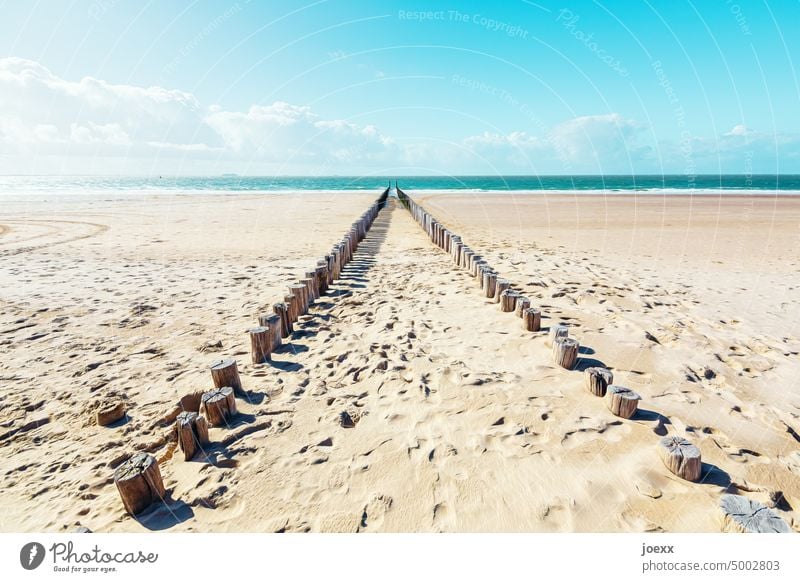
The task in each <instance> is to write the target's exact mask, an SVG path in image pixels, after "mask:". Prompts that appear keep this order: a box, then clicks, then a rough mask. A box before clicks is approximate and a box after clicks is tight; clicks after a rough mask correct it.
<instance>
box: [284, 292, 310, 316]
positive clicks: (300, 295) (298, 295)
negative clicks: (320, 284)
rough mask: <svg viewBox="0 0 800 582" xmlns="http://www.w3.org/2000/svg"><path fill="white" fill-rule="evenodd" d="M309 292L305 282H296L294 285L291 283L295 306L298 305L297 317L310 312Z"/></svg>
mask: <svg viewBox="0 0 800 582" xmlns="http://www.w3.org/2000/svg"><path fill="white" fill-rule="evenodd" d="M307 292H308V291H307V289H306V286H305V284H300V283H295V284H294V285H289V293H291V294H292V295H293V296H294V299H295V307H297V309H296V311H295V315H296V316H297V319H299V318H300V316H301V315H305V314H306V313H307V312H308V307H307V306H306V294H307ZM297 319H295V321H297Z"/></svg>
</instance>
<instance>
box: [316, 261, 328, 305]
mask: <svg viewBox="0 0 800 582" xmlns="http://www.w3.org/2000/svg"><path fill="white" fill-rule="evenodd" d="M320 263H321V264H320ZM316 275H317V289H319V296H320V297H322V296H323V295H325V292H326V291H327V290H328V265H327V263H324V262H321V261H320V262H317V268H316Z"/></svg>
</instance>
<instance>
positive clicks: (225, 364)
mask: <svg viewBox="0 0 800 582" xmlns="http://www.w3.org/2000/svg"><path fill="white" fill-rule="evenodd" d="M211 379H212V380H213V382H214V387H216V388H221V387H222V386H230V387H231V388H233V389H234V391H236V392H242V391H243V390H242V381H241V379H240V378H239V368H237V366H236V360H234V359H233V358H225V359H224V360H217V361H216V362H214V363H212V364H211Z"/></svg>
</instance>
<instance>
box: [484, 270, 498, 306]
mask: <svg viewBox="0 0 800 582" xmlns="http://www.w3.org/2000/svg"><path fill="white" fill-rule="evenodd" d="M496 286H497V273H495V272H494V271H485V272H484V273H483V292H484V295H486V297H487V299H491V298H492V297H494V292H495V287H496Z"/></svg>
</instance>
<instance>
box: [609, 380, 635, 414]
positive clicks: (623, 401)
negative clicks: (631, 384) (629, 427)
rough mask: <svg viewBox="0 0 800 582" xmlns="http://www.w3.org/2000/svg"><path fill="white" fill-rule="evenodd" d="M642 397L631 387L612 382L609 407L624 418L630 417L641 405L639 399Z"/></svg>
mask: <svg viewBox="0 0 800 582" xmlns="http://www.w3.org/2000/svg"><path fill="white" fill-rule="evenodd" d="M641 399H642V397H641V396H639V395H638V394H637V393H636V392H634V391H633V390H631V389H630V388H624V387H622V386H616V385H614V384H611V385H610V386H609V387H608V391H607V395H606V403H607V404H608V409H609V410H610V411H611V412H613V413H614V414H616V415H617V416H620V417H622V418H630V417H631V416H633V415H634V413H635V412H636V409H637V408H638V407H639V400H641Z"/></svg>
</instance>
